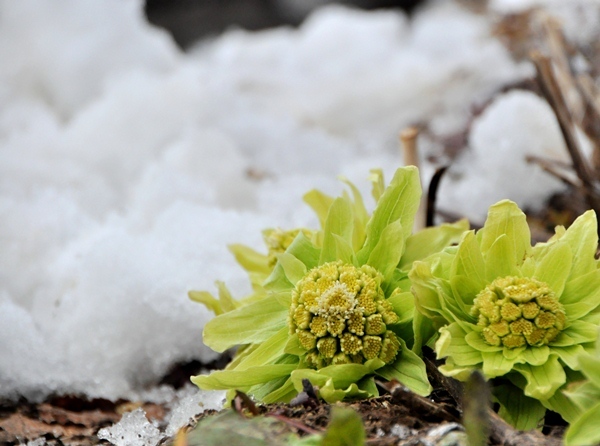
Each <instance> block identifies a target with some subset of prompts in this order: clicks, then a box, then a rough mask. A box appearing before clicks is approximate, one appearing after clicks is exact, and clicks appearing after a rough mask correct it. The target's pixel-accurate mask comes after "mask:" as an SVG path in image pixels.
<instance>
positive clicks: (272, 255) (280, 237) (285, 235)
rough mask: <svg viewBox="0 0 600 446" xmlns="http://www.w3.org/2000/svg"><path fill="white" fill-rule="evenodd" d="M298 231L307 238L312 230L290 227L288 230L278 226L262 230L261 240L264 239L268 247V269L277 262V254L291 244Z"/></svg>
mask: <svg viewBox="0 0 600 446" xmlns="http://www.w3.org/2000/svg"><path fill="white" fill-rule="evenodd" d="M299 232H302V233H303V234H304V235H306V236H307V237H308V238H310V237H312V236H313V234H314V231H311V230H310V229H305V228H301V229H292V230H289V231H284V230H283V229H280V228H271V229H265V230H264V231H263V240H264V241H265V245H267V248H268V249H269V254H268V265H269V268H270V269H273V267H274V266H275V264H276V263H277V254H281V253H282V252H285V250H286V249H288V248H289V246H290V245H291V244H292V242H293V241H294V239H295V238H296V236H297V235H298V233H299Z"/></svg>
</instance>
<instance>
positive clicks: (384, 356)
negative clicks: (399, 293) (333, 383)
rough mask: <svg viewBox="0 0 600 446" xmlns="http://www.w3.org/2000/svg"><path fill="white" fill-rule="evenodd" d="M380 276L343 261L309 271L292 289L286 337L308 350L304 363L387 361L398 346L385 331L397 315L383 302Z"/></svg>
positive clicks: (395, 320)
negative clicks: (288, 333) (288, 330)
mask: <svg viewBox="0 0 600 446" xmlns="http://www.w3.org/2000/svg"><path fill="white" fill-rule="evenodd" d="M382 281H383V276H382V275H381V273H379V272H378V271H377V270H375V269H374V268H373V267H371V266H369V265H363V266H361V267H356V266H354V265H351V264H345V263H343V262H342V261H335V262H329V263H325V264H323V265H321V266H318V267H316V268H313V269H312V270H310V271H309V272H308V273H307V274H306V276H305V277H304V278H303V279H302V280H300V281H299V282H298V283H297V284H296V287H295V288H294V290H293V291H292V305H291V307H290V314H289V319H288V323H289V327H290V334H292V335H293V334H294V333H296V334H297V335H298V340H299V342H300V345H302V347H303V348H304V349H306V350H307V351H308V353H307V355H306V363H307V364H308V365H309V366H310V367H313V368H316V369H320V368H322V367H325V366H328V365H331V364H350V363H359V364H362V363H364V362H366V361H367V360H370V359H374V358H379V359H381V360H382V361H383V362H384V363H386V364H389V363H391V362H392V361H393V360H394V359H395V358H396V355H397V354H398V350H399V349H400V342H399V341H398V339H397V337H396V335H395V334H394V333H393V332H392V331H390V330H388V329H387V325H388V324H394V323H396V322H398V320H399V318H398V315H397V314H396V313H395V312H394V310H393V308H392V306H391V304H390V303H389V302H388V301H387V300H386V299H385V295H384V292H383V290H382V288H381V282H382Z"/></svg>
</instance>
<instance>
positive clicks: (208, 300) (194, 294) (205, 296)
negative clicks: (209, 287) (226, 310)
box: [188, 291, 223, 316]
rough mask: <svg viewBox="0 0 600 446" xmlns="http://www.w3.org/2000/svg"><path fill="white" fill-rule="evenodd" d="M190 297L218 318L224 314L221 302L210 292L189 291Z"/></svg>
mask: <svg viewBox="0 0 600 446" xmlns="http://www.w3.org/2000/svg"><path fill="white" fill-rule="evenodd" d="M188 297H189V298H190V299H191V300H193V301H194V302H198V303H200V304H202V305H204V306H205V307H206V308H207V309H209V310H210V311H212V312H213V313H215V315H216V316H218V315H220V314H223V308H222V307H221V302H219V300H218V299H216V298H215V297H213V295H212V294H210V293H209V292H208V291H189V292H188Z"/></svg>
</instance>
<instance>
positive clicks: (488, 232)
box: [477, 200, 531, 277]
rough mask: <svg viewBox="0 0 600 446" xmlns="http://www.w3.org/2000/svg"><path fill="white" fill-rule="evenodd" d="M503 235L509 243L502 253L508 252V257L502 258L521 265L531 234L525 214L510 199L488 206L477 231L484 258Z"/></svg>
mask: <svg viewBox="0 0 600 446" xmlns="http://www.w3.org/2000/svg"><path fill="white" fill-rule="evenodd" d="M503 235H506V237H507V238H508V243H509V245H510V246H509V247H508V248H507V249H504V250H503V253H504V255H509V254H510V257H504V258H503V259H502V260H503V261H504V262H507V263H510V264H511V265H521V264H522V263H523V260H524V259H525V257H526V255H527V254H528V253H529V252H530V251H531V234H530V232H529V226H528V225H527V219H526V217H525V214H524V213H523V211H521V210H520V209H519V207H518V206H517V204H516V203H514V202H512V201H510V200H502V201H500V202H498V203H496V204H494V205H492V206H490V208H489V210H488V216H487V220H486V221H485V224H484V226H483V228H482V229H481V230H480V231H479V232H478V233H477V237H478V239H479V241H480V246H481V252H482V253H483V255H484V257H485V258H486V260H488V258H489V256H490V255H491V254H490V253H489V252H488V251H489V250H490V249H491V248H492V246H493V245H494V244H495V243H496V240H497V239H498V238H499V237H501V236H503ZM488 277H489V276H488Z"/></svg>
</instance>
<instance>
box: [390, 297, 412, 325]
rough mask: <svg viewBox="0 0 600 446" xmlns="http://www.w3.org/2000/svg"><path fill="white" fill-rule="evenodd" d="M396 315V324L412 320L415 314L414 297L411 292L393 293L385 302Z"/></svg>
mask: <svg viewBox="0 0 600 446" xmlns="http://www.w3.org/2000/svg"><path fill="white" fill-rule="evenodd" d="M387 301H388V302H389V303H390V304H391V305H392V308H393V309H394V313H396V314H397V315H398V317H399V318H400V320H399V321H398V322H397V323H398V324H403V323H406V322H409V321H411V320H412V318H413V316H414V313H415V296H414V295H413V293H411V292H404V293H402V292H394V293H392V295H391V296H390V297H389V298H388V300H387Z"/></svg>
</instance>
